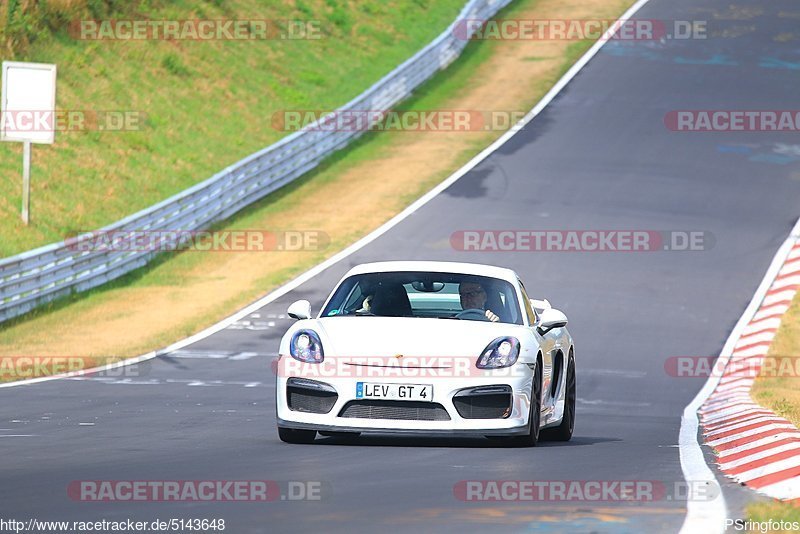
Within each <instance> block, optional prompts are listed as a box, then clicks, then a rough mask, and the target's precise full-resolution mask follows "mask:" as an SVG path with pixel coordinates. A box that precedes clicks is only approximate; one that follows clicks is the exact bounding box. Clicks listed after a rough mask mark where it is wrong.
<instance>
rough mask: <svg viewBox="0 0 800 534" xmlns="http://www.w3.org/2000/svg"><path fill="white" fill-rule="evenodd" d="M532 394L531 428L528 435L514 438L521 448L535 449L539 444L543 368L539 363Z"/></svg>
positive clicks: (529, 419)
mask: <svg viewBox="0 0 800 534" xmlns="http://www.w3.org/2000/svg"><path fill="white" fill-rule="evenodd" d="M531 393H532V394H531V408H530V413H529V414H528V423H529V424H530V428H529V429H528V433H527V434H525V435H523V436H517V437H515V438H514V444H515V445H517V446H520V447H535V446H536V444H537V443H539V427H540V426H541V420H542V366H541V365H540V364H539V362H536V370H535V371H534V373H533V387H532V392H531Z"/></svg>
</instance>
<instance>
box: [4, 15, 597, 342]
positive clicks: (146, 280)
mask: <svg viewBox="0 0 800 534" xmlns="http://www.w3.org/2000/svg"><path fill="white" fill-rule="evenodd" d="M536 1H537V0H521V1H520V2H517V3H514V4H512V5H511V6H509V7H508V8H506V9H505V10H504V11H503V12H502V15H503V16H504V17H506V18H509V17H513V15H514V13H515V12H518V11H522V10H524V9H529V8H530V7H531V5H533V4H535V3H536ZM591 45H592V42H591V41H578V42H574V43H570V45H569V46H568V47H567V50H566V53H565V54H564V57H563V58H562V63H561V68H560V69H559V70H558V72H557V73H555V74H553V75H551V76H550V77H546V78H541V79H540V80H538V83H537V85H536V87H534V88H533V90H532V91H531V92H530V96H529V98H528V99H527V100H526V101H525V102H521V103H520V110H528V109H530V108H531V107H533V105H534V104H535V103H536V102H537V101H538V100H539V99H541V97H542V96H543V95H544V93H545V92H546V91H547V90H549V88H550V87H551V86H552V85H553V84H554V83H555V82H556V81H557V80H558V79H559V78H560V77H561V76H562V75H563V74H564V73H565V72H566V71H567V70H568V69H569V68H570V67H571V66H572V65H573V64H574V63H575V61H577V59H578V58H579V57H580V56H581V55H582V54H583V53H584V52H585V51H586V50H587V49H588V48H589V47H590V46H591ZM502 46H503V44H502V43H501V42H497V41H485V42H471V43H469V44H468V45H467V47H466V48H465V49H464V52H463V53H462V55H461V56H460V57H459V60H458V61H456V62H455V63H453V64H452V65H451V66H450V67H449V68H448V69H446V70H444V71H441V72H439V73H437V74H436V75H435V76H434V77H433V78H431V79H430V80H428V81H427V82H426V83H425V84H423V85H422V86H421V87H420V88H419V89H418V90H417V91H416V92H415V94H414V96H413V97H411V98H409V99H408V100H406V101H405V102H403V103H401V105H399V106H398V107H397V109H398V110H399V111H405V110H419V111H422V110H430V109H439V108H442V107H444V106H446V102H447V100H448V99H450V98H453V97H456V96H458V95H459V93H460V92H461V91H462V90H464V89H466V88H467V86H468V84H470V83H471V82H472V77H473V75H474V73H475V71H476V70H477V69H478V68H479V67H480V66H481V65H482V64H483V63H485V62H486V61H487V60H489V59H490V58H491V57H492V55H493V54H495V53H502V50H501V48H500V47H502ZM503 133H504V132H487V133H486V135H485V136H481V137H476V138H475V139H474V141H473V142H472V143H471V144H470V146H469V147H468V148H466V149H464V150H463V151H462V152H461V153H460V154H459V157H458V166H461V165H463V164H464V163H466V162H467V161H469V160H470V159H471V158H472V157H474V156H475V154H477V153H478V152H480V151H481V150H482V149H483V148H485V147H486V146H487V145H488V144H490V143H491V142H492V141H493V140H494V139H496V138H497V137H499V136H500V135H502V134H503ZM406 135H408V133H407V132H367V133H366V134H364V135H363V136H361V137H360V138H359V139H358V140H356V141H355V142H354V143H352V144H351V145H349V146H348V147H346V148H345V149H343V150H340V151H338V152H336V153H335V154H333V155H332V156H330V157H329V158H327V159H326V160H325V161H323V162H322V164H321V165H319V166H318V167H317V168H316V169H314V170H312V171H311V172H309V173H307V174H306V175H305V176H303V177H301V178H299V179H297V180H295V181H294V182H292V183H290V184H289V185H287V186H285V187H283V188H281V189H280V190H278V191H276V192H274V193H272V194H270V195H269V196H268V197H266V198H264V199H262V200H260V201H259V202H256V203H255V204H253V205H251V206H248V207H247V208H245V209H244V210H242V211H240V212H239V213H237V214H235V215H234V216H233V217H231V218H230V219H228V220H227V221H225V222H223V223H220V224H218V225H216V226H215V228H216V229H226V230H234V229H249V228H254V227H258V221H260V220H261V219H262V218H263V217H264V216H265V215H267V214H270V213H281V212H286V211H289V210H291V207H292V202H293V200H292V198H291V194H292V193H293V192H295V191H297V190H298V189H300V188H301V187H303V186H304V185H306V184H308V183H309V182H313V183H314V184H317V185H322V184H326V183H331V182H336V181H337V180H341V179H342V176H343V175H345V174H346V173H347V172H348V171H349V170H350V169H351V168H353V167H355V166H357V165H359V164H362V163H364V162H367V161H370V160H374V159H376V158H380V157H381V156H382V155H384V154H386V153H388V152H389V151H391V149H392V146H393V145H394V144H395V143H397V142H398V141H400V142H401V141H402V138H403V137H404V136H406ZM456 168H457V167H456ZM456 168H450V169H446V170H443V171H440V172H438V173H432V174H431V175H430V176H429V177H427V178H426V180H424V181H423V182H421V183H420V184H419V185H418V186H417V187H415V188H414V189H413V190H411V191H409V192H408V193H406V194H405V195H404V196H403V197H402V198H400V199H399V202H398V211H399V209H401V208H402V206H405V205H408V204H410V203H411V202H413V201H414V200H416V199H417V198H419V197H420V196H422V194H424V193H425V192H426V191H428V190H430V188H431V187H433V186H434V185H435V184H437V183H439V182H441V181H442V180H443V179H444V178H446V177H447V176H448V175H449V174H451V173H452V172H454V171H455V169H456ZM330 237H331V242H330V243H329V245H328V247H327V248H326V249H324V250H321V251H318V252H315V253H309V254H308V256H307V257H306V260H305V261H304V262H302V263H300V264H298V265H297V266H295V267H293V268H291V269H287V270H285V271H281V272H276V273H270V274H269V275H268V276H266V277H265V278H264V279H263V281H262V282H263V283H262V284H261V286H262V287H264V288H265V289H266V288H272V287H276V286H278V285H280V284H281V283H284V282H285V281H286V280H289V279H291V278H292V277H293V276H295V275H297V274H299V273H301V272H303V271H305V270H307V269H309V268H310V267H312V266H313V265H315V264H317V263H319V262H320V261H322V260H324V259H325V258H326V257H328V256H330V255H332V253H333V252H334V251H337V250H341V249H343V248H345V247H346V246H347V245H349V244H351V243H352V242H354V241H356V240H357V239H358V238H360V237H361V235H337V236H330ZM203 256H204V255H203V254H196V253H192V252H184V253H175V254H172V253H167V254H162V255H160V256H159V257H157V258H156V259H155V260H154V261H153V262H151V263H150V264H148V265H147V266H145V267H143V268H141V269H137V270H136V271H134V272H132V273H129V274H127V275H124V276H122V277H120V278H118V279H116V280H114V281H111V282H109V283H107V284H105V285H103V286H102V287H100V288H95V289H92V290H89V291H86V292H82V293H78V294H73V295H70V296H68V297H64V298H61V299H58V300H57V301H55V302H52V303H49V304H45V305H44V306H41V307H39V308H37V309H36V310H33V311H32V312H29V313H27V314H25V315H23V316H21V317H18V318H15V319H12V320H10V321H7V322H6V323H5V326H7V327H11V326H13V325H16V324H20V323H24V322H25V321H28V320H30V319H32V318H35V317H41V316H44V315H47V314H48V313H50V312H52V311H55V310H59V309H62V308H64V307H66V306H73V310H74V313H76V314H80V313H82V312H83V311H85V310H89V309H91V307H92V306H93V305H95V304H97V303H99V302H102V301H104V300H105V299H106V298H109V297H108V295H109V294H111V293H112V292H113V290H114V289H116V288H120V287H134V288H136V287H142V288H144V287H157V286H163V285H165V284H180V283H181V282H182V273H184V272H186V271H188V270H190V269H192V268H194V267H196V266H197V265H199V264H200V263H201V262H202V261H203V260H204V257H203ZM228 304H229V303H220V306H219V308H220V310H225V309H227V307H228ZM210 320H211V318H208V317H204V318H201V319H199V320H198V321H197V322H194V323H188V324H184V325H182V327H181V331H180V332H173V333H172V335H170V336H168V337H166V338H165V339H164V340H163V341H164V344H166V343H167V342H171V341H172V340H173V339H175V338H177V337H181V336H185V335H189V334H191V333H193V332H196V331H197V330H198V329H199V328H200V327H202V326H203V325H205V324H207V323H208V322H209V321H210ZM15 337H16V334H15V333H14V330H13V329H11V330H10V331H9V330H6V331H5V332H4V333H3V334H2V336H0V344H3V345H8V344H11V345H13V344H14V342H15Z"/></svg>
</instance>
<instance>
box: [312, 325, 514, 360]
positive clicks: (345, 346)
mask: <svg viewBox="0 0 800 534" xmlns="http://www.w3.org/2000/svg"><path fill="white" fill-rule="evenodd" d="M317 323H318V325H319V330H320V332H319V333H320V335H321V338H322V344H323V347H324V349H325V354H326V357H327V356H328V355H331V356H337V357H347V356H357V357H363V356H382V357H393V356H396V355H398V354H402V355H404V356H418V357H425V356H469V357H477V356H478V355H479V354H480V353H481V351H482V350H483V349H484V348H485V347H486V345H488V344H489V343H490V342H491V341H492V340H494V339H496V338H498V337H500V336H517V337H519V336H520V335H521V334H522V333H523V331H524V330H527V328H526V327H524V326H521V325H512V324H504V323H490V322H488V321H486V322H484V321H467V320H453V319H423V318H402V317H327V318H323V319H319V320H318V321H317ZM520 329H522V331H521V330H520Z"/></svg>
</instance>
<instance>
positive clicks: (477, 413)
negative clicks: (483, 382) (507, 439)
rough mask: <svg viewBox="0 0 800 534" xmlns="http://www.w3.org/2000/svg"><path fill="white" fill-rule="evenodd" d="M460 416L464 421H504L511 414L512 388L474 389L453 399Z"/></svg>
mask: <svg viewBox="0 0 800 534" xmlns="http://www.w3.org/2000/svg"><path fill="white" fill-rule="evenodd" d="M453 406H455V408H456V411H457V412H458V415H460V416H461V417H463V418H464V419H503V418H505V417H508V416H509V415H510V414H511V388H510V387H508V386H500V387H494V386H492V387H490V388H474V389H471V390H466V391H462V392H459V393H458V394H456V395H455V396H454V397H453Z"/></svg>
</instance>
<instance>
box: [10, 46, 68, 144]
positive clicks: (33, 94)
mask: <svg viewBox="0 0 800 534" xmlns="http://www.w3.org/2000/svg"><path fill="white" fill-rule="evenodd" d="M55 109H56V66H55V65H50V64H46V63H19V62H15V61H3V94H2V101H0V141H28V142H31V143H40V144H52V143H53V141H55V134H56V132H55V130H56V128H55V124H56V120H55Z"/></svg>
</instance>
